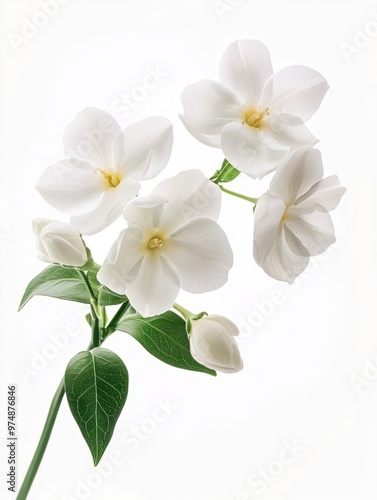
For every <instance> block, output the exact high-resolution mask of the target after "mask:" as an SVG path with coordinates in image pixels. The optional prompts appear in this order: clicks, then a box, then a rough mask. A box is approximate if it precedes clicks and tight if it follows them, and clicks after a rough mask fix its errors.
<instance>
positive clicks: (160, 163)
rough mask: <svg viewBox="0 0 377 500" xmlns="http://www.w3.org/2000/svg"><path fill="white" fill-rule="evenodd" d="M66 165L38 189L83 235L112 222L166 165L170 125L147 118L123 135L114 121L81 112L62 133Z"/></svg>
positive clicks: (55, 167)
mask: <svg viewBox="0 0 377 500" xmlns="http://www.w3.org/2000/svg"><path fill="white" fill-rule="evenodd" d="M63 142H64V149H65V153H66V155H67V157H68V159H67V160H63V161H61V162H58V163H55V164H54V165H52V166H50V167H49V168H47V170H46V171H45V172H44V173H43V174H42V177H41V178H40V180H39V182H38V184H37V189H38V191H39V192H40V193H41V195H42V196H43V197H44V199H45V200H46V201H48V202H49V203H50V204H51V205H52V206H53V207H54V208H57V209H58V210H60V211H62V212H64V213H66V214H68V215H71V216H72V218H71V223H72V224H74V225H75V226H76V227H77V228H79V229H80V231H81V233H82V234H94V233H97V232H99V231H101V230H102V229H104V228H105V227H106V226H108V225H109V224H111V223H112V222H114V221H115V220H116V219H117V218H118V217H119V216H120V215H121V213H122V210H123V208H124V206H125V204H126V203H127V202H128V201H129V200H130V199H132V198H133V197H134V196H135V195H136V194H137V193H138V191H139V189H140V181H141V180H142V179H151V178H152V177H155V176H156V175H157V174H159V173H160V172H161V170H162V169H163V168H164V167H165V166H166V164H167V162H168V160H169V157H170V153H171V148H172V142H173V134H172V125H171V123H170V122H169V120H167V119H166V118H163V117H157V116H155V117H150V118H145V119H143V120H140V121H139V122H136V123H133V124H131V125H129V126H128V127H127V128H125V129H124V130H123V131H122V130H121V128H120V126H119V125H118V123H117V122H116V121H115V120H114V118H113V117H112V116H111V115H109V114H108V113H106V112H105V111H102V110H100V109H96V108H86V109H84V110H83V111H81V112H80V113H79V114H78V115H77V116H76V117H75V118H74V120H73V121H72V122H71V123H70V124H69V125H68V126H67V128H66V129H65V133H64V139H63Z"/></svg>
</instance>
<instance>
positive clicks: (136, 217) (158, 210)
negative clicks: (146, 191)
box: [123, 195, 167, 233]
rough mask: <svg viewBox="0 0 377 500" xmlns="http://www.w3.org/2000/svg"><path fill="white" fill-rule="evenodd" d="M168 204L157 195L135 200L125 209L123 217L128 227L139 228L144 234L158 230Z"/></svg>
mask: <svg viewBox="0 0 377 500" xmlns="http://www.w3.org/2000/svg"><path fill="white" fill-rule="evenodd" d="M166 202H167V200H166V199H165V198H163V197H162V196H157V195H150V196H145V197H142V198H135V199H134V200H132V201H130V203H128V205H127V206H126V207H125V208H124V210H123V217H124V218H125V219H126V221H127V224H128V227H138V228H139V229H141V230H142V231H143V232H144V233H149V232H150V231H153V230H158V228H159V227H160V225H161V216H162V212H163V208H164V204H165V203H166Z"/></svg>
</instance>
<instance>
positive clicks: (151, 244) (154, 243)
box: [147, 236, 164, 250]
mask: <svg viewBox="0 0 377 500" xmlns="http://www.w3.org/2000/svg"><path fill="white" fill-rule="evenodd" d="M163 245H164V242H163V241H162V240H161V239H160V238H159V237H158V236H153V238H151V239H150V240H149V241H148V245H147V247H148V248H150V249H152V250H153V249H155V248H161V247H162V246H163Z"/></svg>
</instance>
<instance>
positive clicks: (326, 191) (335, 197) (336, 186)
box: [295, 175, 346, 212]
mask: <svg viewBox="0 0 377 500" xmlns="http://www.w3.org/2000/svg"><path fill="white" fill-rule="evenodd" d="M345 192H346V188H344V187H340V182H339V179H338V177H337V176H336V175H331V176H330V177H326V178H325V179H322V180H321V181H319V182H317V183H316V184H314V186H313V187H312V188H311V189H309V191H308V192H307V193H305V194H304V195H302V196H301V197H300V198H299V199H298V200H297V201H296V202H295V206H297V207H298V206H299V207H300V210H301V212H304V211H305V212H311V211H312V210H314V208H315V206H316V205H317V204H318V205H321V206H322V207H324V208H325V209H326V210H327V211H329V212H330V211H331V210H334V209H335V208H336V207H337V206H338V204H339V202H340V200H341V198H342V196H343V195H344V193H345Z"/></svg>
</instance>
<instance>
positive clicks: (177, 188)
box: [98, 170, 233, 316]
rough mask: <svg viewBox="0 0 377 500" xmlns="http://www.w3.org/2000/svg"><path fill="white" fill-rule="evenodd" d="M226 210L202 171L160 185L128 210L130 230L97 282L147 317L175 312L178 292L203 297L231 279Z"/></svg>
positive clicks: (181, 174) (134, 201)
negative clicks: (223, 221)
mask: <svg viewBox="0 0 377 500" xmlns="http://www.w3.org/2000/svg"><path fill="white" fill-rule="evenodd" d="M220 204H221V191H220V189H219V187H218V186H216V185H215V184H213V183H212V182H210V181H209V180H208V179H206V178H205V177H204V175H203V174H202V173H201V172H200V171H199V170H188V171H185V172H181V173H179V174H178V175H176V176H175V177H173V178H171V179H167V180H165V181H163V182H161V183H160V184H159V185H158V186H157V187H156V188H155V189H154V190H153V191H152V193H151V195H150V196H148V197H145V198H137V199H135V200H133V201H131V202H130V203H129V204H128V205H127V206H126V208H125V210H124V217H125V219H126V220H127V223H128V227H127V229H125V230H124V231H122V232H121V234H120V236H119V238H118V240H117V241H116V242H115V243H114V245H113V246H112V248H111V250H110V252H109V254H108V256H107V258H106V260H105V262H104V264H103V266H102V267H101V269H100V271H99V273H98V280H99V281H100V282H101V283H103V284H104V285H106V286H107V287H108V288H110V290H113V291H114V292H116V293H119V294H124V295H127V296H128V298H129V300H130V302H131V304H132V306H133V307H134V308H135V309H136V310H137V311H138V312H139V313H140V314H141V315H142V316H153V315H156V314H160V313H163V312H164V311H167V310H168V309H170V308H171V307H172V305H173V303H174V302H175V298H176V297H177V295H178V292H179V289H180V288H182V289H183V290H186V291H188V292H192V293H203V292H208V291H210V290H215V289H217V288H220V287H221V286H222V285H223V284H224V283H225V282H226V281H227V278H228V272H229V269H230V268H231V267H232V264H233V253H232V250H231V248H230V245H229V242H228V239H227V237H226V235H225V233H224V231H223V230H222V229H221V228H220V226H219V225H218V224H217V223H216V222H215V220H216V219H217V218H218V215H219V211H220Z"/></svg>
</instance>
